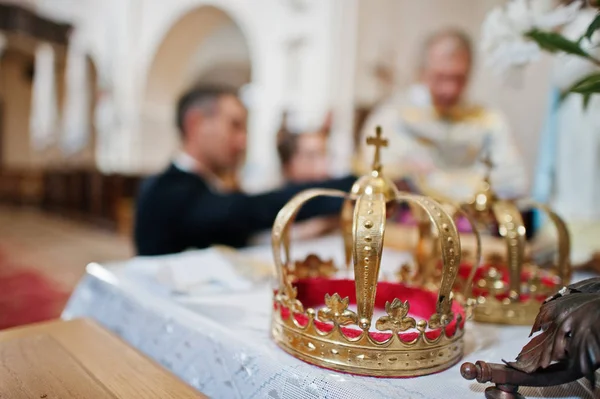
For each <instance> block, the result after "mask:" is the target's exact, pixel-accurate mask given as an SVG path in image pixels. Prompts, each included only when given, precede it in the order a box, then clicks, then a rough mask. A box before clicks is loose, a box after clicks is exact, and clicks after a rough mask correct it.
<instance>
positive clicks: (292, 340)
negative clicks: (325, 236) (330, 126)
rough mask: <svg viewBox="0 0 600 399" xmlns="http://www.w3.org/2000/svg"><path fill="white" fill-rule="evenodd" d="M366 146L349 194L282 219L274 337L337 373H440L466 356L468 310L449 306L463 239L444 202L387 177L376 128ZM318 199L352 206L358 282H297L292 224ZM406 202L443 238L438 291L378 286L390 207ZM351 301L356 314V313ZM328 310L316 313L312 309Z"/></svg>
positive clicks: (350, 235) (349, 243)
mask: <svg viewBox="0 0 600 399" xmlns="http://www.w3.org/2000/svg"><path fill="white" fill-rule="evenodd" d="M368 143H369V144H372V145H375V147H376V150H375V161H374V164H373V170H372V172H371V174H370V175H367V176H363V177H362V178H360V179H359V180H358V181H357V183H356V184H355V185H354V187H353V189H352V192H351V193H350V194H348V193H344V192H341V191H337V190H318V189H313V190H307V191H304V192H302V193H300V194H298V195H297V196H296V197H295V198H293V199H292V200H291V201H290V202H289V203H288V204H287V205H286V206H285V207H284V208H283V209H282V210H281V211H280V212H279V214H278V216H277V219H276V221H275V224H274V226H273V233H272V243H273V257H274V260H275V266H276V268H277V276H278V283H279V288H278V290H277V291H276V292H275V295H274V311H273V316H272V336H273V338H274V340H275V342H276V343H277V344H278V345H279V346H280V347H281V348H283V349H284V350H286V351H287V352H289V353H290V354H292V355H293V356H296V357H298V358H299V359H302V360H304V361H307V362H309V363H313V364H316V365H318V366H322V367H326V368H331V369H335V370H339V371H344V372H350V373H355V374H362V375H371V376H385V377H408V376H419V375H425V374H430V373H434V372H437V371H440V370H443V369H445V368H448V367H450V366H451V365H453V364H454V363H456V362H457V361H458V360H459V359H460V358H461V357H462V352H463V334H464V322H465V310H464V309H463V307H462V306H461V305H460V304H458V303H456V302H453V300H452V288H453V286H454V284H455V279H456V275H457V273H458V268H459V265H460V256H461V247H460V240H459V236H458V232H457V229H456V226H455V224H454V221H453V219H452V217H451V216H450V214H449V213H448V212H446V211H445V210H444V208H443V207H442V206H441V205H440V204H439V203H437V202H436V201H434V200H432V199H429V198H426V197H422V196H417V195H412V194H407V193H400V192H398V191H397V190H396V188H395V186H394V185H393V183H392V182H390V181H389V180H388V179H386V178H385V177H384V176H383V175H382V172H381V165H380V163H379V151H380V147H381V146H385V145H386V141H385V140H384V139H382V138H381V132H380V130H379V129H378V131H377V136H376V137H372V138H369V141H368ZM318 196H330V197H338V198H342V199H345V200H346V201H345V204H344V207H343V210H342V220H343V221H344V228H343V234H344V237H345V238H346V240H345V243H346V248H345V249H346V255H347V260H348V261H350V260H351V262H352V263H353V270H354V278H355V280H354V281H352V280H334V279H331V280H324V279H304V280H302V279H299V278H298V276H295V278H294V274H298V273H295V270H294V266H297V265H298V263H294V262H293V261H292V260H291V258H290V240H289V231H290V226H291V224H292V223H293V221H294V218H295V216H296V214H297V213H298V211H299V210H300V208H301V207H302V205H303V204H304V203H306V202H307V201H309V200H311V199H313V198H315V197H318ZM399 201H405V202H408V203H410V204H411V205H412V206H414V207H418V208H419V209H421V211H422V212H423V213H424V215H426V216H427V218H428V219H429V220H430V221H431V224H432V225H433V227H434V228H435V230H436V231H437V236H438V237H439V241H438V244H439V254H440V256H441V262H442V276H441V281H440V282H439V285H438V286H439V292H438V293H437V294H435V293H432V292H430V291H426V290H423V289H420V288H414V287H407V286H405V285H403V284H398V283H387V282H379V283H378V278H379V269H380V263H381V256H382V252H383V238H384V234H385V226H386V215H387V210H388V209H390V208H391V207H393V204H396V203H397V202H399ZM349 252H350V254H349ZM321 295H323V296H321ZM322 297H324V300H321V299H320V298H322ZM351 303H355V304H356V311H354V310H352V309H350V305H351ZM323 304H324V306H323V307H321V308H320V309H317V310H315V308H314V307H313V306H315V305H323ZM375 308H384V309H385V312H386V314H385V315H383V316H381V317H378V318H376V317H374V311H375ZM411 310H412V311H413V312H414V313H413V314H414V315H415V316H418V318H419V320H417V319H416V318H414V317H413V316H412V315H411V313H410V311H411ZM374 318H375V319H376V320H375V323H374V330H372V329H371V327H372V325H373V320H374Z"/></svg>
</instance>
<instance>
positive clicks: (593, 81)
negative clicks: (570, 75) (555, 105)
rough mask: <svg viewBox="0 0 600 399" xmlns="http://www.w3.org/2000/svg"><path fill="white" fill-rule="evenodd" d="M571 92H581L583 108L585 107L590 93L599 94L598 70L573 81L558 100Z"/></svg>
mask: <svg viewBox="0 0 600 399" xmlns="http://www.w3.org/2000/svg"><path fill="white" fill-rule="evenodd" d="M571 93H578V94H581V95H582V100H583V108H584V109H587V107H588V105H589V103H590V99H591V97H592V95H594V94H600V72H598V73H593V74H591V75H588V76H586V77H584V78H583V79H580V80H578V81H577V82H575V84H573V85H572V86H571V87H569V88H568V89H567V90H565V91H564V92H563V93H561V95H560V101H563V100H564V99H565V98H567V96H568V95H569V94H571Z"/></svg>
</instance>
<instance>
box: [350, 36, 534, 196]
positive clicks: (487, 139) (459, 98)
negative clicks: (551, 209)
mask: <svg viewBox="0 0 600 399" xmlns="http://www.w3.org/2000/svg"><path fill="white" fill-rule="evenodd" d="M471 66H472V50H471V43H470V41H469V38H468V37H467V36H466V35H464V34H463V33H462V32H459V31H455V30H444V31H440V32H437V33H435V34H434V35H432V36H431V37H430V38H429V40H428V41H427V42H426V45H425V48H424V53H423V57H422V62H421V82H419V83H418V84H415V85H413V86H411V87H410V88H409V89H408V90H406V91H405V92H402V93H398V94H396V95H393V96H392V97H391V98H390V99H388V100H387V101H385V102H383V103H382V104H381V105H380V106H379V107H377V108H376V109H375V110H374V111H373V113H372V114H371V115H370V116H369V118H368V119H367V121H366V123H365V126H364V129H363V131H362V137H363V139H362V140H361V143H364V142H365V139H364V137H367V136H368V135H370V134H372V133H373V132H374V131H375V127H376V126H378V125H379V126H381V127H382V128H383V132H384V133H385V134H386V136H387V137H389V148H388V149H387V150H386V151H385V152H384V153H383V154H382V157H383V158H382V164H383V165H384V167H385V171H386V174H387V175H388V176H389V177H391V178H392V179H394V180H397V181H399V182H403V183H405V184H406V185H408V188H409V189H411V190H413V191H418V192H422V193H424V194H427V195H432V196H435V197H437V198H440V199H450V200H455V201H467V200H470V199H471V198H472V197H473V195H474V194H475V193H476V192H477V190H479V189H480V187H481V184H482V181H483V178H484V175H485V172H486V166H485V165H484V164H483V162H482V160H483V158H484V157H487V155H489V157H490V158H491V161H492V163H493V165H494V167H493V170H492V173H491V181H492V184H493V187H494V189H495V191H496V192H497V194H498V195H499V196H500V197H502V198H517V197H521V196H523V195H525V193H526V189H527V181H526V176H525V170H524V167H523V163H522V160H521V156H520V154H519V151H518V150H517V148H516V145H515V142H514V140H513V137H512V136H511V133H510V129H509V127H508V124H507V121H506V120H505V118H504V117H503V116H502V114H500V113H499V112H496V111H494V110H491V109H488V108H485V107H482V106H478V105H475V104H471V103H469V102H468V101H467V100H466V99H465V98H464V93H465V90H466V87H467V84H468V80H469V75H470V72H471ZM372 152H373V149H372V148H368V147H363V148H361V149H360V153H361V162H360V165H361V168H362V167H363V166H365V167H366V166H367V165H368V161H369V160H370V159H372V157H373V153H372ZM405 188H406V187H405Z"/></svg>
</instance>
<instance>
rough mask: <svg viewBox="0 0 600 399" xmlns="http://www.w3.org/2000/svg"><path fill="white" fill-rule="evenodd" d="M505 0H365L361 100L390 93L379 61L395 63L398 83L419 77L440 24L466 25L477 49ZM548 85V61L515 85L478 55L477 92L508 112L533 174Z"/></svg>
mask: <svg viewBox="0 0 600 399" xmlns="http://www.w3.org/2000/svg"><path fill="white" fill-rule="evenodd" d="M501 3H503V1H502V0H478V1H472V0H453V1H451V2H450V1H443V0H420V1H413V0H360V10H359V26H358V49H357V65H356V68H357V73H356V81H355V84H356V98H355V99H356V103H357V105H358V106H364V107H370V106H372V105H373V104H374V103H376V102H377V101H379V100H381V99H382V98H383V97H384V96H385V95H386V94H388V93H389V92H388V91H386V90H385V86H384V85H382V84H381V83H379V81H378V80H377V78H376V77H375V74H374V69H375V67H376V66H377V65H383V66H386V67H389V68H391V69H392V71H393V72H394V73H395V77H396V80H397V86H398V87H400V88H402V87H406V86H407V85H408V84H410V83H411V82H412V81H413V80H414V79H415V77H416V71H417V67H418V60H419V56H420V50H421V47H422V43H423V41H424V40H425V38H426V36H427V35H428V34H430V33H431V32H433V31H434V30H436V29H440V28H444V27H459V28H462V29H464V30H465V31H467V32H468V33H469V34H470V35H471V37H472V38H473V40H474V44H475V47H476V50H477V39H478V37H479V34H480V33H479V32H480V27H481V23H482V21H483V19H484V18H485V15H486V13H487V12H488V11H489V10H490V9H492V8H493V7H495V6H496V5H498V4H501ZM548 89H549V65H548V63H547V62H542V63H539V64H536V65H532V66H531V67H530V68H528V70H527V71H526V72H525V75H524V79H523V83H522V84H521V85H520V86H519V85H517V86H512V87H511V85H510V84H507V82H505V81H502V80H501V79H500V78H499V77H497V76H495V75H494V73H493V72H491V71H490V70H489V67H487V66H486V65H485V64H484V62H483V60H481V59H480V57H478V60H477V63H476V65H475V73H474V76H473V80H472V83H471V90H470V92H471V95H472V97H473V98H474V99H476V100H478V101H480V102H482V103H484V104H486V105H489V106H492V107H495V108H498V109H500V110H501V111H503V112H504V113H505V114H506V115H507V117H508V118H509V121H510V125H511V127H512V129H513V131H514V135H515V138H516V140H517V143H518V144H519V147H520V149H521V152H522V154H523V158H524V160H525V163H526V166H527V170H528V173H529V175H530V177H531V176H532V175H533V171H534V168H535V164H536V159H537V147H538V139H539V133H540V130H541V128H542V121H543V118H544V111H545V106H546V102H547V100H546V96H547V93H548ZM515 99H518V101H515ZM530 180H531V179H530Z"/></svg>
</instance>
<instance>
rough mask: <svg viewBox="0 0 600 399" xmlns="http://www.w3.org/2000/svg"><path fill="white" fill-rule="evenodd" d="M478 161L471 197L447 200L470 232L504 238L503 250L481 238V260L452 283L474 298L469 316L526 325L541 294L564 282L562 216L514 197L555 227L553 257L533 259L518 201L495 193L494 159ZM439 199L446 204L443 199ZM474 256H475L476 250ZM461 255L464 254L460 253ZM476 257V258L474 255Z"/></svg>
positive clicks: (567, 273)
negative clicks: (479, 173)
mask: <svg viewBox="0 0 600 399" xmlns="http://www.w3.org/2000/svg"><path fill="white" fill-rule="evenodd" d="M483 163H484V165H486V167H487V171H486V175H485V177H484V180H483V186H482V189H481V190H480V191H479V192H478V193H476V195H475V196H474V199H473V200H472V201H471V202H468V203H465V204H458V205H453V208H454V210H455V211H456V212H460V213H461V214H463V215H466V216H467V217H468V219H469V221H470V223H471V225H475V230H474V231H475V232H477V231H479V232H483V231H489V230H490V229H497V232H498V235H499V237H500V239H501V240H503V241H504V246H505V253H504V254H502V253H501V252H498V250H497V249H496V250H492V251H490V245H491V244H492V243H493V241H492V240H489V239H488V240H484V241H483V250H484V252H487V256H485V261H484V262H483V264H482V266H481V267H478V268H477V269H471V268H470V267H469V269H470V270H460V271H459V276H458V278H457V284H456V287H455V288H456V289H457V291H459V292H461V293H463V294H464V297H471V296H473V297H475V298H476V306H475V308H474V311H473V319H474V320H475V321H478V322H486V323H498V324H513V325H530V324H532V323H533V321H534V320H535V317H536V315H537V313H538V311H539V308H540V305H541V303H542V302H543V301H544V300H545V299H546V297H548V296H549V295H552V294H553V293H554V292H555V291H556V290H557V289H559V288H560V287H562V286H564V285H568V284H569V280H570V277H571V265H570V262H569V252H570V241H569V233H568V230H567V227H566V225H565V223H564V222H563V220H562V219H561V218H560V217H559V216H558V215H557V214H556V213H555V212H553V211H552V210H551V209H550V208H549V207H547V206H545V205H543V204H539V203H536V202H534V201H531V200H520V201H519V205H520V206H521V207H523V206H526V207H529V208H531V209H537V210H539V211H540V212H541V213H542V214H545V216H546V217H547V219H548V220H549V221H550V222H551V223H552V224H553V225H554V228H555V230H556V240H557V245H556V248H555V256H554V257H553V259H550V260H548V261H545V262H543V261H539V260H536V259H535V257H534V256H533V255H532V254H529V255H528V254H527V252H526V249H527V247H528V245H527V242H526V228H525V224H524V222H523V218H522V215H521V211H520V207H519V206H518V205H517V203H516V202H514V201H509V200H502V199H499V198H498V196H497V195H496V193H495V192H494V190H493V188H492V185H491V181H490V175H491V171H492V168H493V166H494V165H493V163H492V162H491V159H490V156H489V154H488V155H487V156H486V158H485V159H484V160H483ZM445 202H446V204H447V203H448V202H449V201H448V200H445ZM456 216H457V214H455V217H456ZM477 235H479V234H477ZM435 240H437V237H433V236H431V235H430V234H423V235H421V236H420V241H421V242H430V243H429V245H432V244H431V242H434V243H435ZM477 240H478V241H479V240H480V239H479V238H477ZM486 244H487V248H486ZM421 245H422V244H421ZM478 257H481V254H480V253H478ZM464 258H467V256H465V254H463V259H464ZM476 263H479V259H478V260H477V262H476ZM433 270H435V269H434V268H429V269H427V270H426V271H425V272H424V274H426V275H427V274H431V273H432V271H433ZM472 281H473V283H472V284H471V282H472Z"/></svg>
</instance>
